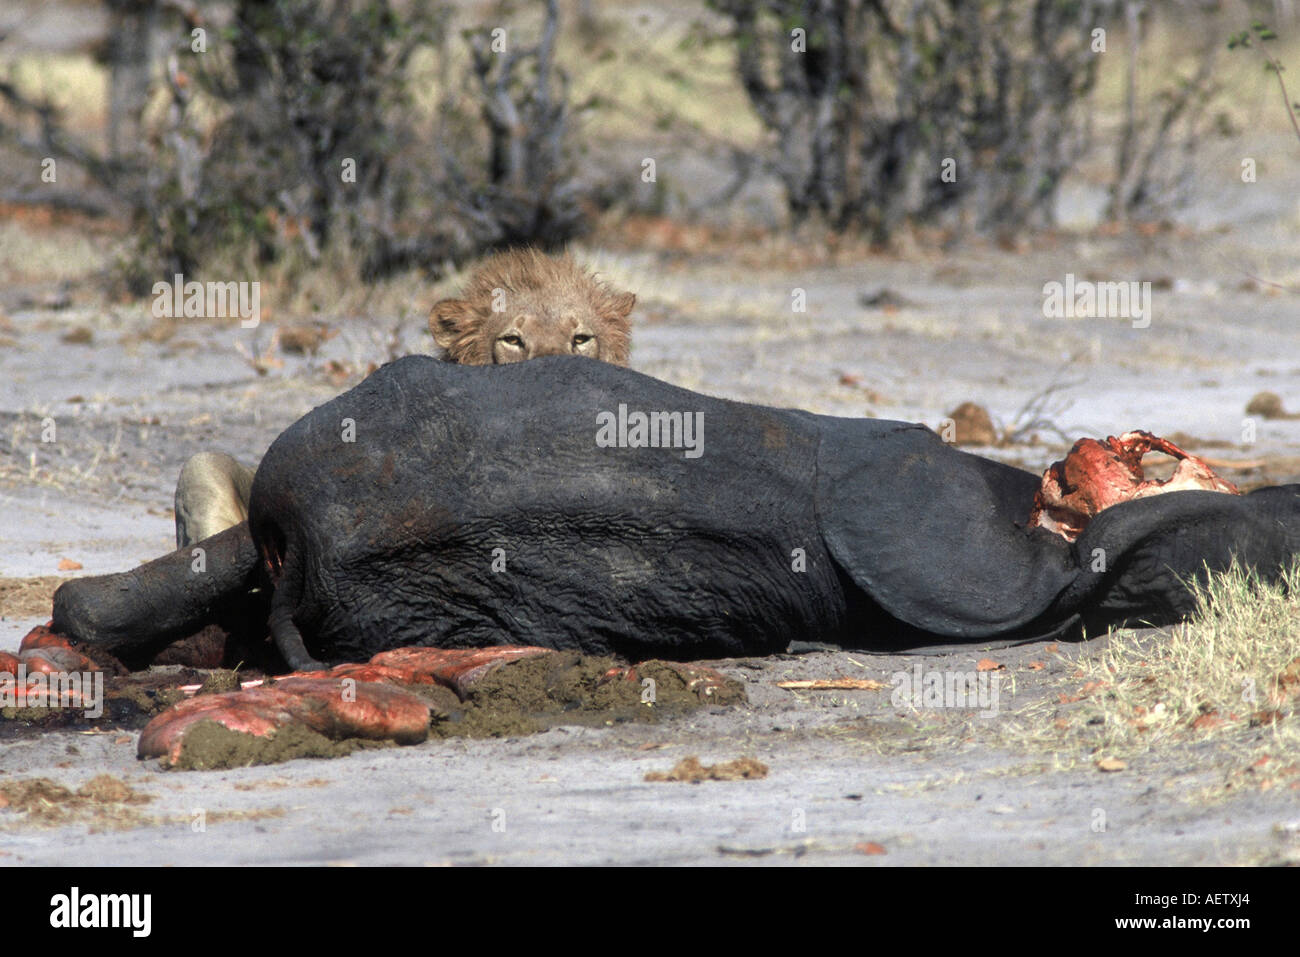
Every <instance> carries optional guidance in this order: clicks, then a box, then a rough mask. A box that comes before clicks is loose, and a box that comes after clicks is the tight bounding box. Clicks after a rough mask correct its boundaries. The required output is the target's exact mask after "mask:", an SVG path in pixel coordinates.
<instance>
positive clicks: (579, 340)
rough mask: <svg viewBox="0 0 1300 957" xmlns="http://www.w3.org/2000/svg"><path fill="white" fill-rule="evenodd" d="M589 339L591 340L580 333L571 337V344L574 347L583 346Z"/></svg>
mask: <svg viewBox="0 0 1300 957" xmlns="http://www.w3.org/2000/svg"><path fill="white" fill-rule="evenodd" d="M591 339H592V337H591V336H589V335H586V334H585V333H582V332H580V333H578V334H577V335H576V336H574V337H573V344H574V345H575V346H581V345H585V344H586V343H588V342H590V341H591Z"/></svg>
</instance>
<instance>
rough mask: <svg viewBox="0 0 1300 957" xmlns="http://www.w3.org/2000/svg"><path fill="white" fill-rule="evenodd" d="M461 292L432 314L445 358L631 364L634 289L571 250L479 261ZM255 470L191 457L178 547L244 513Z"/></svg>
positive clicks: (182, 487)
mask: <svg viewBox="0 0 1300 957" xmlns="http://www.w3.org/2000/svg"><path fill="white" fill-rule="evenodd" d="M462 295H463V296H464V298H462V299H443V300H442V301H440V302H438V303H437V304H436V305H435V306H434V307H433V310H432V311H431V312H430V313H429V331H430V332H431V333H433V339H434V342H436V343H437V344H438V347H439V348H440V349H441V350H442V352H443V354H442V358H443V359H444V360H445V361H447V362H454V363H459V364H461V365H500V364H504V363H509V362H522V361H524V360H525V359H534V358H537V357H538V356H553V355H581V356H588V357H590V358H592V359H600V360H602V361H604V362H609V363H612V364H613V365H619V366H625V365H627V363H628V352H629V350H630V348H631V339H632V336H631V324H630V322H629V319H628V316H629V315H630V314H631V312H632V307H633V306H634V305H635V304H636V296H635V295H634V294H632V293H630V292H620V291H618V290H616V289H614V288H613V287H611V286H610V285H608V284H607V283H605V282H603V281H601V280H599V279H597V278H596V277H595V276H593V275H592V274H591V273H589V272H588V271H587V270H585V269H583V268H582V267H581V266H579V265H578V264H577V262H575V261H574V259H573V257H572V256H570V255H569V254H568V253H565V254H563V255H560V256H549V255H547V254H546V253H543V252H540V251H538V250H536V249H512V250H509V251H507V252H502V253H497V254H496V255H494V256H491V257H489V258H488V259H486V260H484V261H483V262H482V263H481V264H480V265H479V267H478V268H477V269H476V270H475V271H474V273H473V274H472V275H471V276H470V279H469V281H468V282H467V283H466V284H465V287H464V291H463V293H462ZM253 472H254V470H253V469H251V468H249V467H248V466H246V465H244V464H243V463H241V462H239V461H238V460H236V459H235V458H234V457H233V456H231V455H227V454H226V453H225V452H199V453H198V454H196V455H193V456H191V457H190V458H189V459H188V460H187V461H186V462H185V465H184V466H183V467H182V468H181V474H180V478H179V479H178V480H177V483H176V500H175V505H176V547H177V548H186V547H188V546H190V545H192V544H194V543H195V542H200V541H202V540H203V539H205V538H208V537H209V536H211V535H216V534H217V533H218V532H223V531H225V530H226V529H227V528H230V527H231V526H233V525H238V524H239V523H240V522H242V521H245V520H246V519H247V518H248V500H249V495H250V494H251V491H252V487H253Z"/></svg>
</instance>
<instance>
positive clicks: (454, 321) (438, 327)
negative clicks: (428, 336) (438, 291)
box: [429, 299, 472, 349]
mask: <svg viewBox="0 0 1300 957" xmlns="http://www.w3.org/2000/svg"><path fill="white" fill-rule="evenodd" d="M471 314H472V310H471V308H470V304H469V303H468V302H466V301H465V300H464V299H444V300H442V301H441V302H439V303H437V304H436V305H435V306H434V307H433V310H432V311H431V312H430V313H429V331H430V332H431V333H433V341H434V342H436V343H438V346H439V347H440V348H442V349H450V348H451V347H452V345H453V344H454V343H455V342H456V339H457V338H458V337H459V336H460V334H461V330H462V329H463V328H464V326H465V323H466V321H467V320H468V319H469V318H470V315H471Z"/></svg>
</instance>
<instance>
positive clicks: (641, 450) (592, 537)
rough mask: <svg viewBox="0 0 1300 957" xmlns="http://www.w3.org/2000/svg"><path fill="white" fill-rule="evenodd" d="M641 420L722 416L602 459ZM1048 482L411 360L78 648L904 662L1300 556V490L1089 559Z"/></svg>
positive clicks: (910, 446)
mask: <svg viewBox="0 0 1300 957" xmlns="http://www.w3.org/2000/svg"><path fill="white" fill-rule="evenodd" d="M620 406H623V407H624V408H625V409H627V410H631V411H641V412H647V413H648V412H651V411H668V412H680V413H683V414H686V415H695V414H698V415H700V416H702V423H703V445H702V448H701V451H702V454H700V455H698V456H696V457H691V456H688V455H686V454H684V452H683V449H681V448H665V447H658V448H655V447H635V446H634V444H633V443H632V442H631V441H630V440H629V441H628V442H626V443H624V445H622V446H621V447H605V446H604V445H601V444H599V443H598V442H597V441H596V437H597V431H598V424H599V421H600V420H599V419H598V416H601V415H609V414H614V413H617V412H618V411H619V409H620ZM349 435H351V436H353V440H351V441H350V440H349V439H348V438H347V436H349ZM1152 447H1153V448H1154V447H1156V446H1154V445H1153V446H1152ZM1134 448H1136V446H1134ZM1121 451H1122V453H1123V455H1128V456H1131V455H1132V454H1133V453H1132V452H1131V451H1129V447H1128V446H1124V445H1121V450H1120V451H1116V450H1115V449H1113V448H1112V449H1111V452H1112V453H1114V456H1116V457H1119V463H1118V464H1119V466H1121V467H1122V469H1123V471H1125V472H1127V473H1128V478H1127V479H1126V480H1125V481H1126V482H1127V484H1128V485H1129V486H1130V487H1131V486H1132V485H1133V482H1132V481H1131V479H1132V472H1133V469H1132V467H1131V466H1130V465H1128V464H1127V463H1126V460H1125V459H1123V457H1122V456H1121ZM1139 458H1140V456H1139ZM1106 461H1107V462H1109V465H1107V466H1106V467H1107V468H1110V467H1112V466H1115V465H1116V463H1115V461H1114V459H1112V458H1109V457H1108V458H1107V459H1106ZM1041 484H1042V483H1041V481H1040V477H1039V476H1038V475H1036V474H1034V473H1031V472H1027V471H1024V470H1021V469H1016V468H1012V467H1010V466H1006V465H1002V464H1000V463H997V462H993V461H990V460H988V459H983V458H980V457H978V456H974V455H971V454H969V453H965V452H962V451H959V450H957V449H954V448H952V447H951V446H949V445H947V444H945V443H944V442H943V441H941V440H940V438H939V437H938V436H937V435H935V434H934V433H933V432H931V431H930V430H929V429H927V428H925V427H924V426H919V425H914V424H911V423H904V422H889V421H882V420H874V419H842V418H834V417H830V416H819V415H812V414H809V413H806V412H799V411H794V410H788V409H774V408H767V407H763V406H756V405H747V404H743V403H737V402H727V401H724V400H720V399H715V398H712V397H709V396H705V395H701V394H699V393H695V392H691V391H688V390H686V389H680V388H677V387H675V386H672V385H669V384H667V383H664V382H660V381H658V380H655V379H653V378H650V377H648V376H645V375H641V374H639V373H636V372H633V371H631V370H629V369H622V368H616V367H613V366H610V365H607V364H604V363H599V362H595V361H592V360H587V359H583V358H577V357H565V358H543V359H536V360H533V361H530V362H526V363H520V364H518V365H515V366H494V367H485V368H470V367H461V366H454V365H448V364H446V363H441V362H438V361H437V360H435V359H432V358H429V357H423V356H410V357H407V358H404V359H399V360H397V361H396V362H393V363H390V364H389V365H387V366H385V367H383V368H382V369H380V370H378V371H377V372H375V373H374V374H373V375H371V376H370V377H369V378H368V379H366V380H365V381H364V382H363V383H361V385H359V386H358V387H357V388H355V389H353V390H351V391H350V392H348V393H345V394H344V395H342V396H340V397H338V398H337V399H334V400H333V401H331V402H329V403H326V404H325V405H322V406H320V407H319V408H317V409H315V410H313V411H312V412H311V413H309V414H308V415H306V416H305V417H303V418H302V419H301V420H299V421H298V422H297V423H295V424H294V425H293V426H291V427H290V428H289V429H287V430H286V431H285V432H284V433H283V434H282V435H281V436H280V438H278V439H277V440H276V442H275V443H274V444H273V445H272V446H271V448H270V450H269V451H268V452H267V455H266V457H265V458H264V459H263V461H262V464H261V467H260V468H259V470H258V472H257V476H256V478H255V480H254V483H253V494H252V503H251V508H250V519H249V523H248V524H247V525H241V526H236V527H235V528H233V529H230V530H228V531H227V532H223V533H221V534H220V535H217V536H213V538H211V539H207V540H205V543H201V544H205V545H206V547H207V549H208V562H207V572H206V576H205V577H203V578H201V579H197V580H196V577H195V575H194V574H193V572H192V570H191V567H190V566H191V559H190V556H189V553H188V552H177V553H173V554H172V555H170V556H167V557H165V558H162V559H159V560H158V561H156V562H153V563H151V564H150V565H146V566H143V567H141V568H138V569H134V570H132V571H131V572H127V573H123V574H122V575H120V576H101V577H100V578H86V579H78V580H75V581H72V582H69V583H66V584H64V585H63V586H62V587H61V588H60V589H59V591H58V592H57V593H56V595H55V608H54V612H55V614H54V625H55V629H56V630H57V631H59V632H60V633H62V634H65V635H69V636H73V637H76V638H79V639H82V640H85V641H90V642H100V643H102V644H104V645H105V646H106V648H107V650H109V651H111V652H112V653H114V654H116V655H118V656H119V657H122V656H123V655H127V654H129V655H134V656H136V657H137V658H139V657H147V654H148V653H149V652H150V650H151V649H156V648H157V647H159V646H160V644H162V643H165V642H166V641H168V640H171V639H172V638H175V637H178V636H179V635H180V634H183V633H185V629H189V630H191V631H193V630H197V628H198V627H201V626H202V625H203V624H204V623H206V621H207V619H208V618H209V617H210V616H211V615H212V614H213V609H214V608H218V607H225V605H228V604H229V603H230V602H232V601H234V600H235V599H236V598H237V597H238V596H239V595H240V594H241V593H242V592H241V589H242V590H244V591H246V590H247V588H248V587H249V584H250V582H260V583H261V585H262V594H263V596H264V595H265V594H266V592H267V591H268V590H270V592H271V598H270V606H269V607H270V611H269V621H270V626H271V629H272V632H273V634H274V637H275V642H276V647H277V648H278V649H279V651H280V653H281V654H282V655H283V657H284V659H285V661H286V662H287V664H288V665H289V666H290V667H292V668H296V669H310V668H313V667H319V663H318V662H319V661H321V660H324V661H329V662H339V661H363V660H368V659H369V658H371V657H372V656H374V655H375V654H377V653H380V652H383V651H388V650H391V649H394V648H399V647H404V646H432V647H439V648H480V647H488V646H493V645H502V644H521V645H522V644H527V645H537V646H541V647H546V648H554V649H560V650H577V651H581V652H584V653H587V654H615V655H620V656H623V657H624V658H626V659H628V660H632V661H637V660H644V659H646V658H668V659H676V660H690V659H698V658H705V657H723V656H734V655H750V654H766V653H773V652H780V651H783V650H784V649H785V648H786V647H787V646H788V645H789V643H790V642H791V641H792V640H800V641H814V642H823V643H830V644H835V645H839V646H842V647H862V648H872V649H880V650H900V649H905V648H917V647H926V646H936V645H949V644H953V643H957V642H969V641H980V642H982V643H990V642H1007V641H1020V640H1028V639H1034V638H1045V637H1048V636H1060V635H1062V634H1065V633H1068V632H1069V631H1070V630H1071V629H1074V628H1077V627H1078V626H1079V625H1081V624H1085V623H1086V624H1089V625H1092V626H1101V625H1108V624H1119V623H1123V622H1126V621H1146V622H1162V621H1169V620H1173V619H1176V618H1177V617H1179V616H1181V615H1185V614H1186V613H1188V612H1189V611H1190V610H1191V609H1192V607H1193V601H1192V596H1191V595H1190V593H1189V591H1188V582H1189V581H1192V580H1197V579H1201V580H1203V579H1204V577H1205V575H1206V574H1207V572H1208V571H1210V570H1217V569H1224V568H1226V567H1228V565H1229V564H1230V563H1231V562H1232V561H1233V560H1234V559H1235V560H1238V561H1240V562H1241V563H1243V564H1245V565H1246V566H1248V567H1250V568H1253V569H1255V570H1257V571H1258V572H1260V574H1262V575H1263V576H1265V577H1272V576H1275V575H1276V574H1278V572H1279V571H1280V570H1281V568H1282V567H1284V566H1285V565H1286V564H1288V563H1289V562H1290V561H1292V560H1293V558H1294V556H1295V555H1296V554H1297V553H1300V486H1296V485H1290V486H1280V487H1274V488H1267V489H1260V490H1257V491H1255V492H1252V493H1251V494H1249V495H1225V494H1221V493H1219V492H1210V491H1204V490H1200V489H1197V490H1190V491H1176V492H1173V491H1168V489H1167V488H1166V494H1160V495H1152V496H1149V497H1136V498H1133V499H1131V500H1129V501H1123V502H1120V503H1119V504H1115V505H1112V506H1110V507H1107V508H1104V510H1102V511H1100V512H1098V513H1097V514H1096V515H1095V516H1093V517H1092V518H1091V520H1090V521H1089V522H1088V523H1087V525H1086V527H1084V528H1083V529H1082V532H1081V534H1079V535H1078V538H1077V540H1076V541H1073V542H1071V541H1067V540H1066V539H1065V538H1064V537H1063V536H1062V535H1060V534H1056V533H1054V532H1051V531H1048V530H1047V529H1046V528H1042V527H1027V519H1028V517H1029V515H1030V513H1031V511H1032V509H1033V507H1034V503H1035V499H1036V497H1037V496H1038V495H1039V493H1040V491H1041ZM1066 484H1067V485H1068V479H1067V483H1066ZM1086 484H1087V483H1085V485H1086ZM1138 484H1139V485H1140V484H1141V479H1139V480H1138ZM1062 490H1063V491H1064V492H1065V494H1066V495H1068V494H1069V489H1068V488H1066V487H1065V486H1062ZM1098 554H1102V555H1104V556H1105V561H1104V562H1102V563H1098V562H1097V560H1096V556H1097V555H1098Z"/></svg>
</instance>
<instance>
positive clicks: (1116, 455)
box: [1029, 431, 1241, 542]
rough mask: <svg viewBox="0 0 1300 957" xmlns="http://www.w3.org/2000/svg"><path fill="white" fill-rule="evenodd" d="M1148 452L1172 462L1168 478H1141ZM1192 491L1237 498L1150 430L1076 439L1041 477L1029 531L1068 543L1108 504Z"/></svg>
mask: <svg viewBox="0 0 1300 957" xmlns="http://www.w3.org/2000/svg"><path fill="white" fill-rule="evenodd" d="M1152 451H1155V452H1163V453H1165V454H1166V455H1169V456H1172V457H1173V458H1175V459H1178V466H1177V468H1175V469H1174V473H1173V475H1171V476H1170V477H1169V478H1167V479H1164V480H1163V481H1161V480H1156V479H1148V478H1146V475H1145V473H1144V472H1143V470H1142V457H1143V456H1144V455H1146V454H1147V453H1148V452H1152ZM1193 490H1200V491H1206V492H1223V493H1225V494H1228V495H1240V494H1241V492H1239V491H1238V490H1237V486H1235V485H1233V484H1232V483H1231V482H1229V481H1227V480H1226V479H1222V478H1220V477H1219V476H1218V475H1216V474H1215V473H1214V470H1213V469H1211V468H1210V466H1209V465H1207V464H1206V463H1205V462H1203V461H1202V460H1201V459H1199V458H1197V457H1196V456H1194V455H1192V454H1190V453H1188V452H1186V451H1184V450H1183V449H1181V448H1179V447H1178V446H1177V445H1175V444H1174V443H1173V442H1170V441H1169V440H1168V439H1164V438H1161V437H1160V436H1158V435H1152V434H1151V433H1150V432H1142V431H1133V432H1125V433H1124V434H1123V435H1121V436H1119V437H1118V438H1117V437H1115V436H1113V435H1112V436H1109V437H1107V439H1106V441H1104V442H1099V441H1097V440H1096V439H1080V440H1079V441H1078V442H1075V443H1074V447H1073V448H1071V449H1070V454H1069V455H1067V456H1066V457H1065V459H1064V460H1062V461H1060V462H1055V463H1053V464H1052V465H1051V466H1050V467H1049V468H1048V469H1047V471H1046V472H1044V473H1043V484H1042V487H1041V488H1040V489H1039V490H1038V494H1037V495H1035V496H1034V508H1033V511H1032V512H1031V513H1030V515H1029V527H1030V528H1040V527H1041V528H1045V529H1047V530H1048V531H1050V532H1055V533H1056V534H1058V535H1060V536H1061V537H1062V538H1064V539H1065V540H1066V541H1069V542H1072V541H1074V540H1076V539H1077V538H1078V537H1079V535H1080V534H1081V533H1082V532H1083V530H1084V528H1086V527H1087V525H1088V523H1089V522H1090V521H1092V519H1093V517H1094V516H1096V515H1097V514H1098V513H1099V512H1101V511H1102V510H1103V509H1107V508H1110V507H1111V506H1112V505H1118V504H1119V503H1120V502H1128V501H1132V500H1133V499H1139V498H1148V497H1150V496H1152V495H1163V494H1165V493H1168V492H1185V491H1193Z"/></svg>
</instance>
